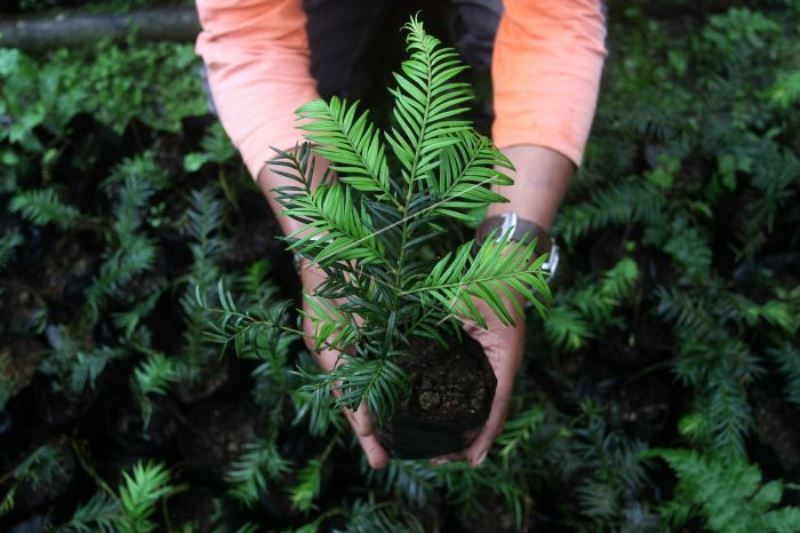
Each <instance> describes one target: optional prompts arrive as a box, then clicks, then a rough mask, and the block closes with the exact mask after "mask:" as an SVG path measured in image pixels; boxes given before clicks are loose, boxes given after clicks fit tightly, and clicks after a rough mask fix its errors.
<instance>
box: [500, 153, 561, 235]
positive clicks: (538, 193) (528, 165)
mask: <svg viewBox="0 0 800 533" xmlns="http://www.w3.org/2000/svg"><path fill="white" fill-rule="evenodd" d="M502 152H503V153H504V154H505V155H506V157H508V158H509V159H510V160H511V162H512V163H513V165H514V168H515V170H514V171H513V172H512V173H511V174H510V175H511V177H512V178H513V179H514V183H513V185H508V186H504V187H501V186H498V187H493V190H494V191H495V192H497V193H498V194H501V195H503V196H504V197H506V198H507V199H508V202H502V203H496V204H491V205H490V206H489V208H488V209H487V213H486V216H487V217H491V216H498V215H502V214H503V213H511V212H513V213H516V214H517V216H519V217H520V218H523V219H525V220H529V221H531V222H533V223H534V224H537V225H538V226H540V227H542V228H543V229H544V230H545V231H548V232H549V231H550V229H551V227H552V225H553V220H554V219H555V216H556V213H557V212H558V208H559V206H560V205H561V200H562V198H563V197H564V194H565V193H566V191H567V188H568V187H569V182H570V180H571V178H572V175H573V174H574V173H575V164H574V163H573V162H572V161H571V160H570V159H569V158H567V157H566V156H564V155H562V154H560V153H559V152H556V151H555V150H551V149H549V148H546V147H543V146H534V145H519V146H509V147H507V148H504V149H503V150H502Z"/></svg>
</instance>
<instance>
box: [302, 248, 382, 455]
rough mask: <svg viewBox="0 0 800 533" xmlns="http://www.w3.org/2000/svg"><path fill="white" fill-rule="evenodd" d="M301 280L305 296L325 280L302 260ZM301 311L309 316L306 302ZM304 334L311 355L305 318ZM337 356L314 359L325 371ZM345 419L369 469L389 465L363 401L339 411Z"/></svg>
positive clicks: (328, 354) (325, 353) (330, 353)
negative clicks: (365, 458)
mask: <svg viewBox="0 0 800 533" xmlns="http://www.w3.org/2000/svg"><path fill="white" fill-rule="evenodd" d="M300 280H301V281H302V283H303V292H304V293H306V294H314V291H315V290H316V288H317V287H318V286H319V285H320V284H321V283H322V282H323V281H325V273H324V272H323V271H322V269H320V268H319V267H318V266H316V265H312V264H311V262H310V261H308V260H307V259H303V261H302V262H301V264H300ZM303 311H305V312H306V313H311V309H310V308H309V306H308V302H306V301H305V299H304V300H303ZM303 331H304V332H305V336H304V337H303V339H304V340H305V343H306V347H307V348H308V350H309V351H310V352H311V353H312V354H314V353H315V352H314V327H313V325H312V324H311V320H310V319H309V318H308V317H307V316H306V317H304V318H303ZM339 354H340V352H338V351H337V350H331V349H327V348H323V349H322V350H321V352H320V353H319V354H315V355H316V360H317V363H318V364H319V366H320V367H321V368H322V370H324V371H325V372H330V371H331V370H333V369H334V368H335V367H336V365H337V364H340V363H341V361H340V360H339ZM334 394H336V395H337V396H338V395H339V394H341V392H340V391H339V390H338V389H334ZM342 412H343V413H344V416H345V418H347V421H348V422H349V423H350V426H352V428H353V431H354V432H355V434H356V437H358V442H359V444H361V448H362V449H363V450H364V455H365V456H366V457H367V462H368V463H369V466H371V467H372V468H375V469H381V468H383V467H385V466H386V465H387V464H388V463H389V454H388V453H387V452H386V450H385V449H384V448H383V446H381V444H380V442H378V439H377V437H376V436H375V433H373V431H372V423H371V422H370V418H369V413H368V412H367V404H366V402H361V404H360V405H359V406H358V409H356V410H355V411H353V410H352V409H348V408H347V407H343V408H342Z"/></svg>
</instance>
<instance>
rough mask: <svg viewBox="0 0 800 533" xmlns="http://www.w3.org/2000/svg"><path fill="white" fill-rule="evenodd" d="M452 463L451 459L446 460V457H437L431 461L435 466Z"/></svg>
mask: <svg viewBox="0 0 800 533" xmlns="http://www.w3.org/2000/svg"><path fill="white" fill-rule="evenodd" d="M449 462H450V459H445V458H444V457H437V458H436V459H431V464H432V465H433V466H442V465H446V464H447V463H449Z"/></svg>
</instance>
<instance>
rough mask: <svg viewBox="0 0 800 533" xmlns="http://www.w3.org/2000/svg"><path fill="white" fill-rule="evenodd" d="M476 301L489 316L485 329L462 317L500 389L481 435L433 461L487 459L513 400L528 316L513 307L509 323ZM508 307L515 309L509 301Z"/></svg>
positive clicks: (478, 461)
mask: <svg viewBox="0 0 800 533" xmlns="http://www.w3.org/2000/svg"><path fill="white" fill-rule="evenodd" d="M474 302H475V306H476V307H477V308H478V309H479V310H480V312H481V314H482V315H483V317H484V320H486V325H487V327H486V329H483V328H481V327H480V326H479V325H478V324H477V323H475V322H473V321H471V320H463V322H464V331H466V332H467V334H468V335H469V336H470V337H472V338H473V339H475V340H476V341H478V342H479V343H480V344H481V346H482V347H483V351H484V353H485V354H486V357H487V358H488V359H489V363H490V364H491V366H492V370H494V375H495V377H496V378H497V389H496V390H495V393H494V400H493V401H492V407H491V410H490V411H489V418H488V419H487V420H486V424H484V426H483V428H482V429H481V430H480V432H479V433H478V436H477V437H475V439H474V440H473V441H472V443H471V444H470V445H469V446H468V447H467V448H466V449H465V450H463V451H461V452H457V453H453V454H450V455H443V456H440V457H435V458H433V459H431V463H432V464H434V465H442V464H445V463H448V462H450V461H461V460H466V461H468V462H469V464H470V466H472V467H473V468H475V467H477V466H479V465H480V464H481V463H482V462H483V461H484V459H486V455H487V454H488V453H489V448H491V446H492V443H493V442H494V439H495V438H496V437H497V436H498V435H499V434H500V433H501V432H502V431H503V425H504V424H505V421H506V417H507V416H508V408H509V405H510V404H511V394H512V392H513V389H514V380H515V378H516V376H517V371H518V370H519V366H520V363H521V361H522V354H523V351H524V345H525V317H524V316H519V315H518V314H517V313H516V312H514V311H512V314H513V316H514V326H506V325H504V324H503V323H502V322H500V319H498V318H497V316H496V315H495V314H494V313H493V312H492V310H491V309H490V308H489V306H488V305H486V304H485V303H484V302H483V301H481V300H477V299H475V300H474ZM509 308H510V309H512V310H513V307H511V306H510V305H509Z"/></svg>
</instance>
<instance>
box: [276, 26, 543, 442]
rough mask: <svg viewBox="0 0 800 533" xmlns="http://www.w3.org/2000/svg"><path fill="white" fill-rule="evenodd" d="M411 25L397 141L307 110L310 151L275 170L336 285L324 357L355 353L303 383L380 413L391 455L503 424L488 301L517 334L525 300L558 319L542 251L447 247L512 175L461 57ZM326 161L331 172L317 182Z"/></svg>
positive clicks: (310, 257) (327, 313)
mask: <svg viewBox="0 0 800 533" xmlns="http://www.w3.org/2000/svg"><path fill="white" fill-rule="evenodd" d="M404 29H405V30H406V32H407V51H408V54H409V57H408V59H406V60H405V61H404V62H403V63H402V67H401V72H400V73H396V74H395V80H396V82H397V85H396V86H395V87H394V88H393V89H391V90H390V93H391V94H392V96H393V97H394V109H393V112H392V119H393V126H392V127H391V128H389V131H387V132H383V131H381V130H379V129H378V128H377V127H376V126H375V125H373V123H372V122H371V121H370V119H369V117H368V113H367V112H360V111H359V109H358V104H357V103H348V102H345V101H343V100H340V99H339V98H336V97H333V98H331V99H330V101H327V102H326V101H323V100H316V101H313V102H311V103H309V104H306V105H304V106H302V107H301V108H299V109H298V111H297V116H298V118H299V119H301V120H302V121H303V122H302V125H301V126H300V127H301V128H302V129H303V130H305V137H306V140H307V141H308V142H307V143H304V144H303V145H301V146H299V147H298V148H297V149H296V150H295V151H291V152H287V151H280V150H278V153H279V157H278V158H276V159H275V160H274V161H272V163H271V165H272V166H271V168H272V170H273V171H274V172H275V173H276V174H278V175H280V176H283V177H286V178H288V179H290V180H292V181H293V182H294V183H293V184H291V185H287V186H281V187H278V188H276V189H275V191H274V192H275V194H276V198H277V200H278V201H279V202H280V204H281V205H282V206H283V208H284V214H285V215H288V216H289V217H292V218H293V219H295V220H298V221H300V222H302V223H303V228H302V229H301V230H298V231H295V232H293V233H291V234H290V235H288V236H287V237H286V240H287V242H288V243H289V246H288V247H289V249H290V250H292V251H294V252H295V253H296V254H298V255H299V256H301V257H302V258H305V259H306V260H307V261H308V262H309V263H310V264H312V265H317V266H318V267H320V268H321V269H322V271H323V272H324V273H325V275H326V278H327V279H326V280H325V281H324V282H323V283H322V284H321V285H320V286H319V287H318V288H317V289H316V290H315V291H314V292H313V294H305V295H304V298H305V299H306V301H307V303H308V306H307V308H308V310H309V311H308V312H307V313H304V315H305V316H306V318H307V319H309V320H310V321H311V323H312V325H313V336H314V345H315V346H314V347H315V349H316V350H320V349H332V350H336V351H338V352H341V356H340V359H339V363H340V364H338V365H337V367H336V369H335V370H334V371H333V372H331V373H328V374H320V375H316V376H312V375H310V374H308V373H307V372H303V373H304V374H305V375H306V377H308V378H309V379H311V380H312V383H313V385H310V387H312V388H314V389H316V391H317V392H319V390H320V389H325V390H326V391H331V392H332V391H333V390H334V389H336V390H337V392H339V393H340V394H337V395H336V397H335V399H334V402H335V404H336V405H338V406H339V407H349V408H353V409H354V408H356V407H358V405H359V404H360V403H361V402H366V404H367V407H368V409H369V411H370V413H371V415H372V416H373V418H374V420H375V423H376V425H377V426H378V427H379V431H378V436H379V439H380V440H381V442H382V443H383V444H384V446H386V447H387V449H388V450H389V451H390V453H391V454H392V455H393V456H395V457H402V458H412V457H431V456H436V455H440V454H444V453H450V452H454V451H458V450H461V449H463V448H464V447H465V445H466V444H468V443H469V440H470V439H471V437H473V436H474V435H475V434H476V433H477V430H479V429H480V427H481V426H482V425H483V424H484V422H485V420H486V418H487V416H488V414H489V409H490V407H491V403H492V399H493V395H494V389H495V387H496V380H495V377H494V373H493V372H492V369H491V367H490V365H489V363H488V360H487V359H486V356H485V355H484V353H483V350H482V349H481V346H480V345H479V344H478V342H477V341H475V340H473V339H471V338H469V337H468V336H467V335H465V334H464V333H463V331H462V328H461V326H462V323H463V321H464V320H468V321H474V322H475V323H477V324H478V325H480V326H482V327H484V328H485V327H486V326H487V323H486V317H485V316H483V314H482V313H481V311H480V310H479V306H478V305H477V302H478V301H482V302H483V303H485V305H486V307H488V309H490V310H491V312H493V313H495V314H496V315H497V317H498V318H499V319H500V321H501V322H502V323H504V324H513V323H514V321H515V319H518V318H519V317H522V316H523V313H524V310H523V305H522V304H523V302H524V301H526V300H527V301H528V302H530V304H531V305H532V306H533V307H534V308H536V309H537V310H538V311H539V312H540V313H544V309H545V302H547V301H549V300H550V292H549V290H548V286H547V283H546V282H545V279H544V276H545V272H544V270H543V268H542V265H543V263H544V261H545V260H546V256H544V255H543V256H540V257H536V256H535V252H534V249H535V242H534V243H523V242H518V241H510V240H509V239H508V237H509V234H504V235H500V234H495V235H493V236H492V238H489V239H487V240H486V241H485V242H484V243H483V244H482V245H480V246H477V245H476V244H475V243H474V241H471V240H470V241H468V242H465V243H463V244H461V245H460V246H458V247H457V248H456V249H455V250H452V249H448V246H447V242H448V237H449V236H450V235H452V234H454V232H458V231H459V230H460V228H459V226H460V225H461V224H460V223H463V222H469V221H471V220H474V218H475V212H476V211H478V210H480V209H482V208H484V207H485V206H487V205H488V204H490V203H493V202H502V201H506V199H505V198H504V197H503V196H501V195H500V194H498V193H496V192H494V191H492V190H491V188H490V187H491V186H492V185H509V184H511V183H513V180H512V179H511V178H510V177H509V176H508V175H506V174H505V173H504V171H507V170H510V169H512V168H513V167H512V165H511V162H510V161H509V160H508V159H507V158H506V157H505V156H504V155H503V154H502V153H501V152H500V151H499V150H498V149H497V148H496V147H495V146H493V145H492V143H491V141H490V140H489V139H487V138H486V137H484V136H482V135H480V134H479V133H477V132H476V131H475V130H474V128H473V127H472V124H471V123H470V122H469V121H467V120H464V119H463V118H462V115H463V113H464V112H465V111H467V105H468V103H469V102H470V100H471V99H472V92H471V90H470V87H469V85H468V84H467V83H463V82H460V81H458V76H459V74H460V73H461V72H463V71H464V70H465V69H466V68H467V67H466V66H465V65H463V64H462V62H461V61H460V59H459V58H458V54H457V52H456V51H455V50H454V49H452V48H446V47H443V46H442V45H441V43H440V41H439V40H438V39H436V38H435V37H433V36H431V35H429V34H427V33H426V32H425V30H424V28H423V25H422V23H421V22H420V21H419V19H418V18H417V17H413V18H412V19H411V20H410V22H408V23H407V24H406V25H405V27H404ZM315 156H319V157H321V158H324V159H325V160H327V161H328V162H329V164H330V166H329V168H328V169H327V170H326V171H325V172H324V176H323V178H322V180H321V182H320V183H319V184H317V185H316V187H314V186H312V176H313V175H314V166H315V163H316V162H317V159H316V158H315ZM456 234H457V233H456ZM334 301H335V302H338V303H334ZM315 397H317V398H322V397H332V396H329V395H322V394H317V395H315ZM320 401H322V400H320Z"/></svg>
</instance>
